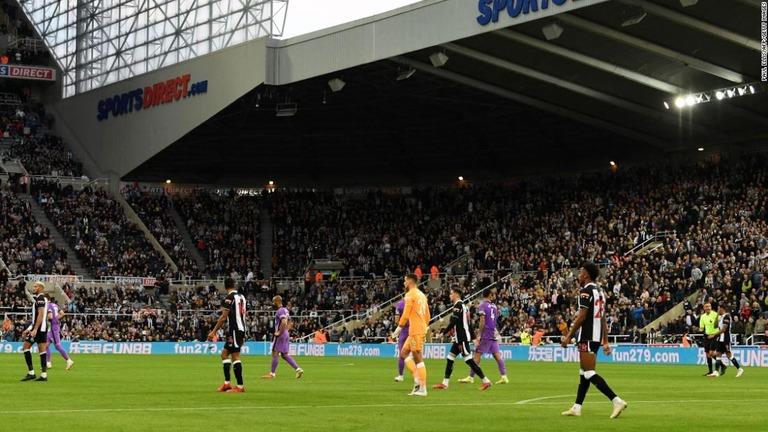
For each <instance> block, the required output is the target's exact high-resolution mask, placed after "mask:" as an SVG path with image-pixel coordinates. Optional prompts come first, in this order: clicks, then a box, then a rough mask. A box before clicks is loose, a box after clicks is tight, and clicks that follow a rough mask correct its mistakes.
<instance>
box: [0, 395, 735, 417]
mask: <svg viewBox="0 0 768 432" xmlns="http://www.w3.org/2000/svg"><path fill="white" fill-rule="evenodd" d="M559 397H564V396H548V397H544V398H537V399H528V400H523V401H517V402H476V403H419V402H415V403H407V404H406V403H392V404H360V405H349V404H343V405H275V406H264V405H253V406H248V405H240V406H220V407H213V406H206V407H163V408H157V407H146V408H92V409H62V410H3V411H0V414H36V413H37V414H73V413H74V414H88V413H111V412H168V411H224V410H227V411H234V410H275V409H280V410H285V409H298V410H303V409H339V408H340V409H349V408H409V409H414V408H419V407H430V408H431V407H489V406H512V405H520V404H521V403H523V402H524V403H525V404H526V405H562V402H529V401H535V400H542V399H553V398H559ZM413 400H415V401H416V400H418V399H413ZM700 401H701V400H700V399H692V400H648V401H633V400H629V401H627V402H628V403H629V404H630V405H632V404H635V403H647V404H654V403H657V404H669V403H695V402H700ZM708 402H733V401H732V400H725V399H724V400H708ZM596 403H599V404H603V403H606V404H607V403H611V402H610V401H599V402H590V405H591V404H596Z"/></svg>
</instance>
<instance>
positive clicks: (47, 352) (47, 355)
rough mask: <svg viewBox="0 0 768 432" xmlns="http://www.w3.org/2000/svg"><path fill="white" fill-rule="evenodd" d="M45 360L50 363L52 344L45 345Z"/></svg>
mask: <svg viewBox="0 0 768 432" xmlns="http://www.w3.org/2000/svg"><path fill="white" fill-rule="evenodd" d="M45 361H46V362H48V363H50V362H51V345H50V344H48V346H47V347H45Z"/></svg>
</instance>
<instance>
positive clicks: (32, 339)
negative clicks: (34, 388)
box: [21, 282, 48, 381]
mask: <svg viewBox="0 0 768 432" xmlns="http://www.w3.org/2000/svg"><path fill="white" fill-rule="evenodd" d="M33 290H34V293H35V295H34V297H33V304H32V323H31V324H30V325H29V327H27V328H26V329H25V330H24V331H23V332H22V337H23V338H24V345H23V346H22V350H23V351H24V360H25V361H26V362H27V370H28V371H29V372H28V373H27V374H26V375H25V376H24V378H22V379H21V380H22V381H32V380H35V381H48V365H47V363H48V362H46V358H45V349H46V348H47V347H48V317H47V316H46V315H47V314H48V299H47V298H45V294H43V291H44V290H45V285H43V283H42V282H35V285H34V287H33ZM35 343H37V349H38V351H39V352H40V369H41V373H40V378H37V376H35V368H34V367H32V351H31V349H32V345H34V344H35Z"/></svg>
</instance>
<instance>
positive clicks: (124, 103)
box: [120, 93, 133, 114]
mask: <svg viewBox="0 0 768 432" xmlns="http://www.w3.org/2000/svg"><path fill="white" fill-rule="evenodd" d="M130 101H131V94H130V93H123V94H121V95H120V113H121V114H126V113H129V112H130V111H129V110H130V108H131V107H130V105H129V102H130ZM131 111H133V110H131Z"/></svg>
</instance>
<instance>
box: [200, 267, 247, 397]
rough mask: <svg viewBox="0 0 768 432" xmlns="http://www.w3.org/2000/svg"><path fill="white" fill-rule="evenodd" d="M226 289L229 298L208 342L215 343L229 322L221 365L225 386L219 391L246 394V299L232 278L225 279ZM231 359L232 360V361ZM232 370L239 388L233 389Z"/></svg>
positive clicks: (225, 299) (225, 298) (222, 307)
mask: <svg viewBox="0 0 768 432" xmlns="http://www.w3.org/2000/svg"><path fill="white" fill-rule="evenodd" d="M224 288H225V289H226V290H227V296H226V297H224V302H223V303H222V304H221V316H220V317H219V320H218V321H217V322H216V325H215V326H214V327H213V330H211V332H210V333H208V340H209V341H215V340H216V333H217V332H218V331H219V329H220V328H221V327H222V326H223V325H224V322H227V333H226V337H225V342H224V349H222V350H221V364H222V366H223V368H224V384H222V385H221V387H219V388H218V389H217V390H218V391H220V392H227V393H244V392H245V385H244V384H243V364H242V363H241V362H240V348H241V347H242V346H243V343H245V313H246V312H245V304H246V301H245V297H244V296H243V295H242V294H240V293H238V292H237V288H236V287H235V280H234V279H232V278H226V279H224ZM230 357H231V360H230ZM230 368H232V369H234V370H235V379H236V380H237V387H232V384H231V383H230V381H229V378H230V375H229V370H230Z"/></svg>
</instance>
